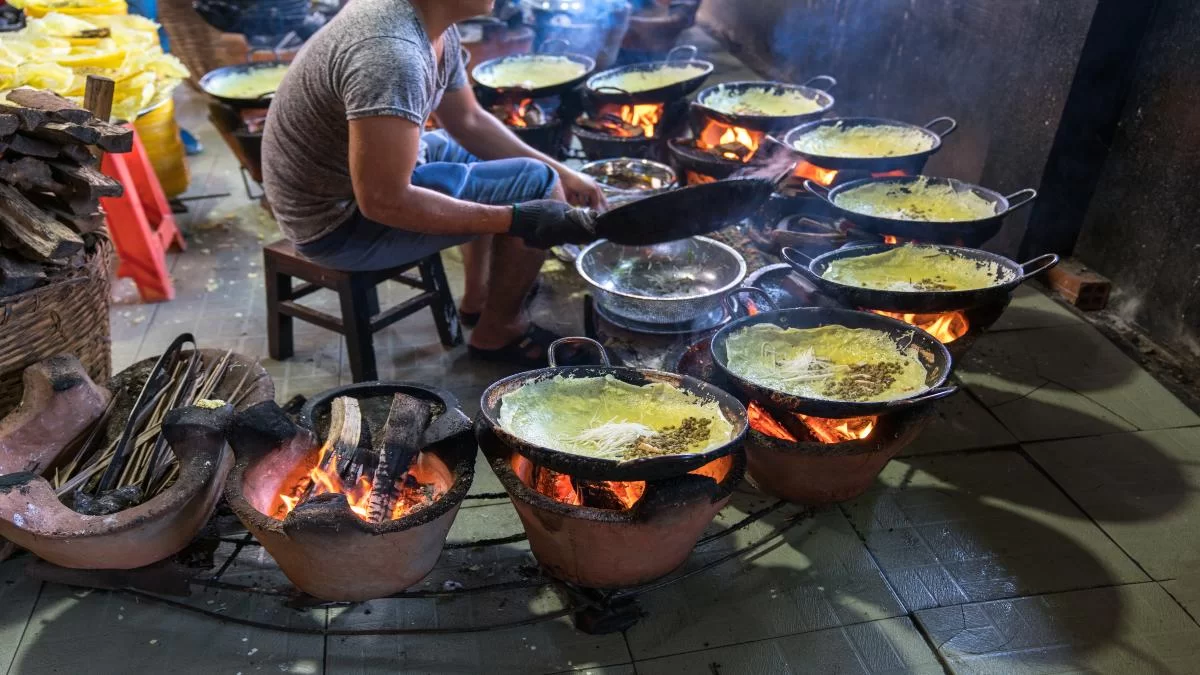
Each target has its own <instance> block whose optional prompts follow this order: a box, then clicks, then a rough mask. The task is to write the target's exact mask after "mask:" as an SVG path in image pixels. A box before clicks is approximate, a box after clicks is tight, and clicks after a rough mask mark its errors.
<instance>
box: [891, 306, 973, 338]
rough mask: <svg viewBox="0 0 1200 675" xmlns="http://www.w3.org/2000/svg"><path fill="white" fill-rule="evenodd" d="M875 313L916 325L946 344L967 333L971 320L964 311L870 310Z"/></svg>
mask: <svg viewBox="0 0 1200 675" xmlns="http://www.w3.org/2000/svg"><path fill="white" fill-rule="evenodd" d="M870 311H872V312H874V313H875V314H880V315H882V316H890V317H892V318H893V319H899V320H901V321H903V322H904V323H907V324H910V325H913V326H916V327H917V328H920V329H921V330H924V331H925V332H927V333H929V334H930V335H932V336H933V337H935V338H937V339H938V341H939V342H941V343H942V344H944V345H948V344H950V343H951V342H954V341H955V340H957V339H959V338H960V337H962V336H964V335H966V334H967V331H968V330H970V328H971V322H970V321H968V320H967V315H966V314H965V313H964V312H949V313H946V314H905V313H902V312H884V311H882V310H877V309H873V310H870Z"/></svg>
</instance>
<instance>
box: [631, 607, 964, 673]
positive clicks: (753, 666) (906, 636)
mask: <svg viewBox="0 0 1200 675" xmlns="http://www.w3.org/2000/svg"><path fill="white" fill-rule="evenodd" d="M637 672H638V674H639V675H676V674H677V673H720V675H760V674H762V673H771V674H772V675H792V674H799V673H839V674H845V675H851V674H852V673H862V674H863V675H867V674H881V673H896V674H899V673H929V674H930V675H934V674H935V673H942V672H943V671H942V666H941V664H939V663H938V659H937V656H936V655H935V654H934V653H933V651H932V650H930V649H929V646H928V645H927V644H926V643H925V640H924V638H922V637H921V634H920V633H919V632H917V629H916V627H914V626H913V623H912V621H910V620H909V619H908V617H900V618H897V619H884V620H882V621H872V622H869V623H860V624H854V625H852V626H846V627H844V628H828V629H825V630H819V631H815V632H812V633H802V634H800V635H791V636H788V637H781V638H774V639H771V640H762V641H758V642H750V643H746V644H740V645H733V646H731V647H720V648H718V649H705V650H701V651H697V652H691V653H688V654H681V655H679V656H667V657H663V658H659V659H651V660H648V661H638V662H637Z"/></svg>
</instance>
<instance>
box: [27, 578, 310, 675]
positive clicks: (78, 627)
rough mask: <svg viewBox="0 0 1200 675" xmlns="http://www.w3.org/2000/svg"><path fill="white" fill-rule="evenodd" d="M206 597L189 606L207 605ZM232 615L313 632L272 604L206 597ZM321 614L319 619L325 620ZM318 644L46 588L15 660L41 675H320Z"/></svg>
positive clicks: (101, 595)
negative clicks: (265, 674) (288, 674)
mask: <svg viewBox="0 0 1200 675" xmlns="http://www.w3.org/2000/svg"><path fill="white" fill-rule="evenodd" d="M204 598H205V596H198V597H196V598H194V599H193V602H199V603H206V602H207V601H206V600H205V599H204ZM209 599H212V600H213V603H214V604H213V605H209V606H208V607H209V608H210V609H212V608H215V607H225V608H227V609H228V611H229V613H230V614H236V615H239V616H253V617H254V618H255V619H257V620H260V621H267V622H277V623H282V622H292V621H295V622H296V623H297V625H304V626H308V627H319V625H320V624H317V623H314V622H313V621H312V620H311V619H310V618H309V617H308V616H307V615H303V614H299V613H297V612H294V611H292V610H281V609H277V603H276V601H274V600H273V599H267V598H261V597H259V596H251V595H245V594H241V595H238V596H237V597H233V594H231V593H228V592H227V593H223V594H220V595H217V596H212V597H209ZM323 615H324V614H323V612H322V615H321V616H322V617H323ZM323 645H324V638H323V637H322V636H320V635H296V634H290V633H284V632H279V631H270V630H263V629H254V628H247V627H244V626H237V625H233V624H226V623H222V622H220V621H217V620H215V619H210V618H206V617H203V616H199V615H196V614H192V613H189V612H186V611H183V610H172V609H167V608H164V607H161V606H159V605H156V604H152V603H147V602H138V601H137V600H136V599H135V598H133V597H131V596H128V595H122V594H119V593H108V592H104V591H94V592H89V591H80V590H75V589H70V588H67V587H65V586H59V585H56V584H47V585H46V587H45V588H44V589H43V591H42V595H41V597H40V598H39V599H38V603H37V607H36V608H35V609H34V612H33V616H32V618H31V619H30V623H29V629H28V631H27V632H26V635H25V639H24V640H23V641H22V642H21V647H20V649H19V650H18V651H17V654H16V657H15V660H14V662H13V671H14V672H17V673H21V674H22V675H26V674H28V675H40V674H42V673H84V672H87V673H197V674H202V673H203V674H207V673H226V672H227V673H234V672H245V673H250V672H254V671H255V670H256V669H257V670H261V671H263V672H279V671H282V672H292V673H300V672H304V673H320V672H322V671H323V667H322V660H321V659H322V651H323Z"/></svg>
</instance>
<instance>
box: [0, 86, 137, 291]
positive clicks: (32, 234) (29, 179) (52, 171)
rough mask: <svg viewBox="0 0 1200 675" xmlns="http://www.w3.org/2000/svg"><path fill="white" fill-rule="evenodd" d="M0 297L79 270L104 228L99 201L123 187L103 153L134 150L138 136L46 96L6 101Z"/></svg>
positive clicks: (1, 112)
mask: <svg viewBox="0 0 1200 675" xmlns="http://www.w3.org/2000/svg"><path fill="white" fill-rule="evenodd" d="M0 103H2V104H0V297H5V296H9V295H14V294H17V293H22V292H24V291H27V290H29V289H31V288H34V287H35V286H38V285H40V284H41V283H43V282H44V281H46V280H47V279H48V278H51V277H52V276H53V274H54V272H55V271H56V270H58V269H60V268H63V267H68V266H72V265H81V264H82V263H83V260H84V253H85V251H86V250H88V249H90V248H91V246H92V245H94V243H95V238H96V236H97V233H98V232H99V230H100V229H101V228H102V227H103V226H104V214H103V212H102V211H101V209H100V198H101V197H119V196H121V194H122V193H123V192H124V190H123V188H122V187H121V184H120V183H118V182H117V181H115V180H113V179H111V178H109V177H108V176H105V175H104V174H103V173H101V172H100V169H99V168H98V167H99V159H98V156H97V153H98V152H101V151H102V152H115V153H122V152H129V151H130V150H132V149H133V132H132V131H131V130H129V129H126V128H124V127H119V126H116V125H113V124H110V123H109V122H107V121H105V120H101V119H99V118H97V117H96V116H94V115H92V113H90V112H88V111H87V110H85V109H83V108H80V107H78V106H76V105H75V104H73V103H71V102H70V101H68V100H66V99H64V98H62V97H60V96H58V95H57V94H54V93H52V92H48V91H38V90H35V89H16V90H13V91H10V92H8V95H7V100H6V101H3V102H0Z"/></svg>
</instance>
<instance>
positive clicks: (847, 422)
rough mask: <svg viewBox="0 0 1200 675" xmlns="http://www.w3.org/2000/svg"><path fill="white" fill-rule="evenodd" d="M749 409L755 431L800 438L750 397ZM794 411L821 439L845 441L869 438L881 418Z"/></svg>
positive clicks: (785, 438) (788, 437) (815, 436)
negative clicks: (818, 414) (814, 414)
mask: <svg viewBox="0 0 1200 675" xmlns="http://www.w3.org/2000/svg"><path fill="white" fill-rule="evenodd" d="M746 412H747V413H748V417H749V420H750V426H751V428H753V429H754V430H755V431H757V432H759V433H761V434H764V435H767V436H770V437H772V438H778V439H780V440H784V441H790V442H792V443H796V442H798V441H797V440H796V437H795V436H794V435H793V434H792V432H790V431H788V429H787V427H785V426H783V424H781V423H780V422H779V421H778V420H776V419H775V418H774V417H772V416H771V414H770V413H769V412H767V411H766V410H765V409H763V407H762V406H760V405H759V404H758V403H756V402H754V401H751V402H750V405H748V406H746ZM794 414H795V416H796V419H798V420H800V421H801V422H803V423H804V426H805V427H806V428H807V429H808V430H809V432H810V433H811V434H812V436H813V438H816V439H817V440H818V441H820V442H822V443H845V442H846V441H856V440H861V439H864V438H868V437H870V435H871V433H872V432H874V431H875V425H876V423H877V422H878V420H879V418H878V417H875V416H871V417H850V418H846V419H825V418H822V417H811V416H809V415H802V414H800V413H794Z"/></svg>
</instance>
